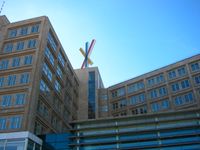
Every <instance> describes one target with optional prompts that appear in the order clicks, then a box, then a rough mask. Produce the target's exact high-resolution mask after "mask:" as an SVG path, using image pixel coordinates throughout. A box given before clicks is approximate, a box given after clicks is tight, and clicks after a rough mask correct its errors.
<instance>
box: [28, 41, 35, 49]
mask: <svg viewBox="0 0 200 150" xmlns="http://www.w3.org/2000/svg"><path fill="white" fill-rule="evenodd" d="M35 47H36V39H31V40H29V41H28V48H35Z"/></svg>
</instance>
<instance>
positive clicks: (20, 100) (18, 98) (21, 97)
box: [15, 93, 25, 105]
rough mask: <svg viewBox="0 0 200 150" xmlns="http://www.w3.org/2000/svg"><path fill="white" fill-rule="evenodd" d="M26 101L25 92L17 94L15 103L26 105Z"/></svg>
mask: <svg viewBox="0 0 200 150" xmlns="http://www.w3.org/2000/svg"><path fill="white" fill-rule="evenodd" d="M24 103H25V94H24V93H18V94H16V95H15V105H24Z"/></svg>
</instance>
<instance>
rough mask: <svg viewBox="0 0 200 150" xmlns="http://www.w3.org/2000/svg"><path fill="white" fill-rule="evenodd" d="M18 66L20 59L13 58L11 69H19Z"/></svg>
mask: <svg viewBox="0 0 200 150" xmlns="http://www.w3.org/2000/svg"><path fill="white" fill-rule="evenodd" d="M19 66H20V57H14V58H13V61H12V67H19Z"/></svg>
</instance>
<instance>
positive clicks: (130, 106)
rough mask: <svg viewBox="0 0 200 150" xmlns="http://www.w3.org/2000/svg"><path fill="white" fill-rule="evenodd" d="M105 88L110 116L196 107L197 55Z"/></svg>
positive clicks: (199, 102)
mask: <svg viewBox="0 0 200 150" xmlns="http://www.w3.org/2000/svg"><path fill="white" fill-rule="evenodd" d="M107 92H108V104H109V109H108V114H109V115H108V116H113V117H116V116H126V115H138V114H145V113H157V112H166V111H177V110H181V109H189V108H199V107H200V55H195V56H193V57H190V58H187V59H185V60H182V61H179V62H177V63H174V64H171V65H168V66H166V67H163V68H160V69H157V70H155V71H152V72H149V73H146V74H144V75H141V76H138V77H135V78H133V79H130V80H127V81H124V82H121V83H119V84H116V85H113V86H111V87H109V88H107ZM103 113H104V114H105V112H103V111H102V112H100V114H103ZM104 117H105V116H104Z"/></svg>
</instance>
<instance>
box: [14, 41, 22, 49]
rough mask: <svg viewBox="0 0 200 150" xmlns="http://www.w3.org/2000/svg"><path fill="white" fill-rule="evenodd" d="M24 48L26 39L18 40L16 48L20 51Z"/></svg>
mask: <svg viewBox="0 0 200 150" xmlns="http://www.w3.org/2000/svg"><path fill="white" fill-rule="evenodd" d="M23 49H24V41H20V42H17V47H16V50H17V51H20V50H23Z"/></svg>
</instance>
